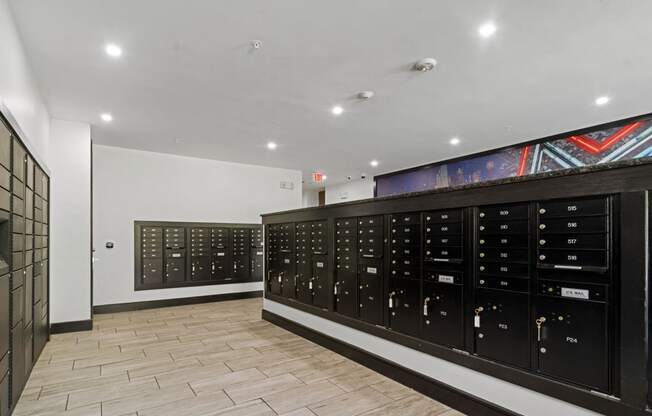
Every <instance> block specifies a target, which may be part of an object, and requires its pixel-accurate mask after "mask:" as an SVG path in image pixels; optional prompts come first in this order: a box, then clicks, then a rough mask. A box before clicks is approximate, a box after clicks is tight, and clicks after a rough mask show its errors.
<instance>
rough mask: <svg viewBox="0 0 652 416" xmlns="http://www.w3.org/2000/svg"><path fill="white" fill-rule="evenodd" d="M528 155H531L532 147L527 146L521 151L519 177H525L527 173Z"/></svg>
mask: <svg viewBox="0 0 652 416" xmlns="http://www.w3.org/2000/svg"><path fill="white" fill-rule="evenodd" d="M528 153H530V146H525V147H524V148H523V150H521V160H520V161H519V162H518V173H517V174H516V175H517V176H523V174H524V173H525V163H526V162H527V156H528Z"/></svg>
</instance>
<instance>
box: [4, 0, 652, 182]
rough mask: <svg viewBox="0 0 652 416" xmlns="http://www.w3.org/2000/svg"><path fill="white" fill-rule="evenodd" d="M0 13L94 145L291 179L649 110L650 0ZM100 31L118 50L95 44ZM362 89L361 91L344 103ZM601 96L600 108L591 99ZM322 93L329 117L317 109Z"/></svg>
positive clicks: (98, 5) (91, 1)
mask: <svg viewBox="0 0 652 416" xmlns="http://www.w3.org/2000/svg"><path fill="white" fill-rule="evenodd" d="M12 9H13V11H14V14H15V18H16V21H17V24H18V26H19V30H20V32H21V34H22V36H23V40H24V43H25V46H26V49H27V51H28V55H29V57H30V59H31V61H32V65H33V67H34V70H35V72H36V76H37V78H38V80H39V82H40V84H41V87H42V90H43V93H44V96H45V97H44V98H45V100H46V102H47V104H48V106H49V109H50V112H51V115H52V116H53V117H57V118H63V119H70V120H79V121H86V122H89V123H91V124H92V125H93V128H92V134H93V139H94V141H95V142H96V143H100V144H106V145H114V146H121V147H127V148H134V149H144V150H152V151H157V152H166V153H174V154H181V155H189V156H197V157H203V158H210V159H219V160H228V161H236V162H244V163H252V164H260V165H267V166H277V167H285V168H293V169H300V170H302V171H303V172H304V178H306V179H308V178H309V174H310V172H312V171H314V170H321V171H323V172H324V173H326V174H327V175H328V176H329V178H328V182H332V183H336V182H342V181H344V180H346V176H347V175H352V176H359V175H360V174H361V173H363V172H364V173H367V174H369V175H374V174H379V173H383V172H388V171H392V170H396V169H401V168H405V167H409V166H414V165H419V164H423V163H426V162H430V161H436V160H441V159H446V158H450V157H454V156H458V155H462V154H468V153H472V152H477V151H481V150H485V149H489V148H493V147H497V146H503V145H507V144H511V143H515V142H520V141H523V140H526V139H532V138H538V137H542V136H546V135H549V134H553V133H558V132H561V131H566V130H571V129H575V128H580V127H585V126H589V125H593V124H597V123H601V122H607V121H612V120H615V119H619V118H623V117H627V116H631V115H637V114H642V113H647V112H652V104H650V102H651V99H652V53H650V45H652V25H651V24H650V16H652V2H651V1H649V0H638V1H634V0H632V1H615V0H613V1H607V0H602V1H599V0H573V1H568V0H549V1H536V2H535V1H516V0H512V1H507V0H473V1H469V0H465V1H459V0H447V1H433V0H418V1H417V0H406V1H396V0H330V1H319V2H318V1H306V0H275V1H270V0H237V1H226V0H221V1H216V0H174V1H173V0H137V1H134V0H112V1H107V0H48V1H42V0H13V1H12ZM486 21H494V22H495V23H496V25H497V27H498V31H497V32H496V34H495V36H493V37H492V38H490V39H482V38H480V37H479V36H478V34H477V29H478V26H479V25H480V24H482V23H484V22H486ZM253 39H260V40H262V42H263V46H262V48H261V49H259V50H254V49H253V48H252V47H251V45H250V41H251V40H253ZM107 42H115V43H117V44H119V45H121V46H122V47H123V49H124V54H123V56H122V58H120V59H111V58H109V57H107V56H106V55H105V54H104V51H103V48H104V45H105V44H106V43H107ZM426 56H433V57H435V58H437V60H438V61H439V65H438V66H437V67H436V68H435V70H434V71H432V72H429V73H418V72H414V71H411V70H410V67H411V65H412V64H413V63H414V61H416V60H417V59H419V58H423V57H426ZM367 89H370V90H374V91H375V92H376V95H375V97H374V98H373V99H371V100H370V101H368V102H360V101H359V100H357V99H355V98H354V97H355V94H356V93H357V92H359V91H361V90H367ZM600 95H608V96H610V97H611V98H612V100H611V102H610V103H609V104H608V105H606V106H604V107H597V106H595V105H594V104H593V101H594V99H595V98H596V97H597V96H600ZM335 104H340V105H342V106H343V107H344V109H345V112H344V114H343V115H341V116H339V117H334V116H333V115H332V114H331V113H330V108H331V107H332V106H333V105H335ZM102 112H110V113H112V114H113V116H114V121H113V122H112V123H111V124H105V123H103V122H102V121H100V119H99V114H100V113H102ZM453 136H459V137H460V138H461V139H462V142H461V144H460V145H459V146H451V145H450V144H449V143H448V141H449V139H450V138H451V137H453ZM268 140H273V141H275V142H277V143H278V149H276V150H275V151H269V150H267V149H266V146H265V145H266V143H267V141H268ZM177 142H179V143H177ZM53 145H56V144H53ZM372 159H378V160H379V161H380V166H379V167H377V168H371V167H370V166H369V161H370V160H372Z"/></svg>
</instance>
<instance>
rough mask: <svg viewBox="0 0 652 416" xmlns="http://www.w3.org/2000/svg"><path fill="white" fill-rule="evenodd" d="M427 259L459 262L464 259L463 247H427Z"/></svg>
mask: <svg viewBox="0 0 652 416" xmlns="http://www.w3.org/2000/svg"><path fill="white" fill-rule="evenodd" d="M424 254H425V258H424V260H426V261H432V262H454V263H459V262H461V261H462V248H461V247H430V246H426V247H425V253H424Z"/></svg>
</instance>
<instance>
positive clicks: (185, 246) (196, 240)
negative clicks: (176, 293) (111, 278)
mask: <svg viewBox="0 0 652 416" xmlns="http://www.w3.org/2000/svg"><path fill="white" fill-rule="evenodd" d="M134 233H135V242H136V244H135V246H134V247H135V273H134V285H135V288H136V290H146V289H161V288H167V287H182V286H196V285H210V284H224V283H243V282H252V281H262V280H263V263H264V254H263V228H262V225H260V224H225V223H184V222H152V221H136V222H135V223H134Z"/></svg>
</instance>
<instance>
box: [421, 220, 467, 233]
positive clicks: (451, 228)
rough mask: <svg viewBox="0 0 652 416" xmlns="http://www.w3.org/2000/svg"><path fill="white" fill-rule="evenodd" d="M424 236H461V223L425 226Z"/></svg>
mask: <svg viewBox="0 0 652 416" xmlns="http://www.w3.org/2000/svg"><path fill="white" fill-rule="evenodd" d="M425 231H426V236H429V235H456V234H462V223H461V222H457V223H444V224H429V225H426V229H425Z"/></svg>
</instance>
